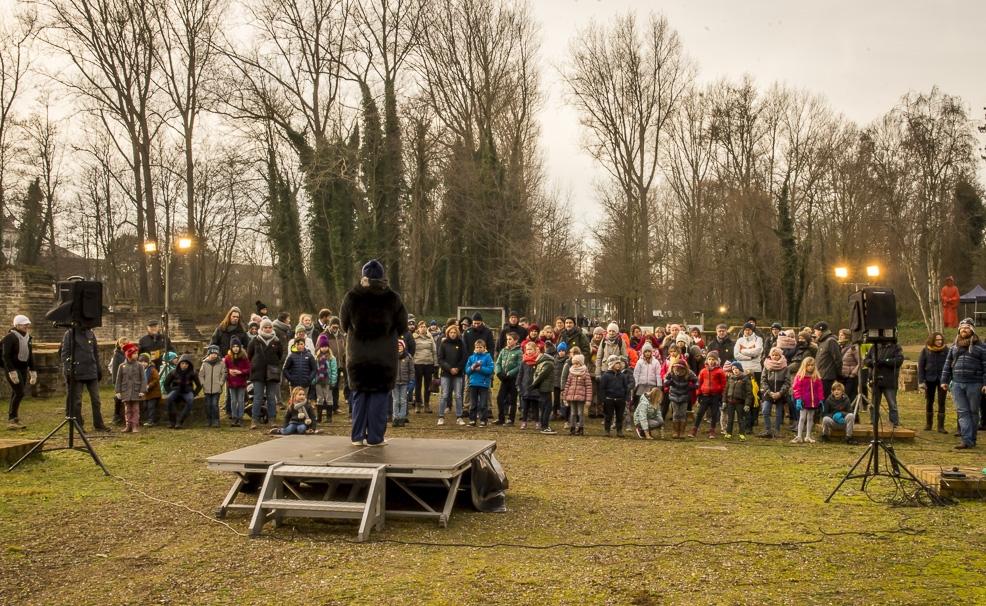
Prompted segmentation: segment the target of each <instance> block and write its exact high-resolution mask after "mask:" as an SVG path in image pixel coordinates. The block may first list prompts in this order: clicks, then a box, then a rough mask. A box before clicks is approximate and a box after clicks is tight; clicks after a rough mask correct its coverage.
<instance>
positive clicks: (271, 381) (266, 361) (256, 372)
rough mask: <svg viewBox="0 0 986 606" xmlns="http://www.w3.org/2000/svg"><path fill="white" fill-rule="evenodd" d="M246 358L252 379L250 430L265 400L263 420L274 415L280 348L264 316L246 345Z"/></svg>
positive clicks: (256, 420)
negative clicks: (264, 416) (265, 413)
mask: <svg viewBox="0 0 986 606" xmlns="http://www.w3.org/2000/svg"><path fill="white" fill-rule="evenodd" d="M247 355H248V356H249V357H250V381H251V382H253V410H252V414H251V416H252V417H253V422H252V423H251V424H250V429H256V428H257V423H259V422H260V419H261V416H260V412H261V411H262V410H263V408H264V402H265V401H266V403H267V422H268V423H270V421H271V419H273V418H274V417H275V416H276V415H277V408H276V407H277V399H276V398H277V391H278V388H279V386H280V382H281V365H282V363H283V361H284V349H283V348H282V347H281V340H280V339H278V338H277V335H276V334H274V324H273V323H272V322H271V321H270V320H269V319H267V318H264V319H263V320H261V322H260V332H258V333H257V336H256V338H254V339H253V341H250V345H249V346H247Z"/></svg>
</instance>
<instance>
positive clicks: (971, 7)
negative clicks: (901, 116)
mask: <svg viewBox="0 0 986 606" xmlns="http://www.w3.org/2000/svg"><path fill="white" fill-rule="evenodd" d="M530 6H531V10H532V11H533V14H534V16H535V18H536V19H537V20H538V21H539V22H540V24H541V32H542V39H543V46H542V57H543V62H544V86H545V92H546V94H547V101H546V103H545V108H544V110H543V111H542V118H541V119H542V128H543V147H544V156H545V163H546V166H547V169H548V176H549V178H550V180H551V182H552V183H553V184H554V185H555V186H556V187H557V188H559V189H560V190H561V191H562V192H563V193H566V194H568V195H569V196H570V197H571V202H572V207H573V210H574V213H575V216H576V219H577V221H578V222H579V223H585V222H587V221H589V220H592V219H593V218H595V217H596V216H598V207H597V205H596V203H595V201H594V196H593V186H592V185H593V183H594V181H595V180H596V179H598V178H601V173H600V171H599V170H598V169H597V168H596V167H595V166H594V163H593V161H592V159H591V158H589V156H588V155H587V154H585V153H584V152H583V151H582V149H581V144H580V136H581V132H580V126H579V123H578V115H577V113H576V112H575V110H574V109H573V108H572V107H570V106H568V105H567V104H566V99H565V88H564V86H563V85H562V83H561V82H560V80H559V77H558V67H560V66H562V65H564V61H565V57H566V55H567V52H568V44H569V40H570V39H571V37H572V36H573V34H574V33H575V32H576V31H578V30H579V29H581V28H583V27H585V25H586V24H588V23H589V22H590V21H591V20H593V19H595V20H596V21H600V22H606V21H607V20H609V19H611V18H612V16H613V15H615V14H619V13H624V12H627V11H636V12H637V13H638V14H639V15H645V14H646V13H647V12H650V11H654V12H659V13H663V14H664V15H665V16H667V18H668V20H669V22H670V24H671V26H672V27H674V28H675V29H676V30H677V31H678V33H679V35H680V36H681V40H682V43H683V46H684V49H685V52H686V53H687V54H688V55H689V56H690V57H691V58H692V59H693V60H694V61H695V63H696V64H697V67H698V70H699V73H698V77H699V79H700V81H702V82H710V81H714V80H717V79H719V78H722V77H726V78H730V79H737V78H739V77H741V76H742V75H743V74H744V73H749V74H751V75H752V76H753V77H754V78H755V79H756V81H757V83H758V84H760V85H762V86H763V87H766V86H767V85H769V84H770V83H772V82H775V81H779V82H785V83H787V84H789V85H792V86H796V87H800V88H804V89H807V90H809V91H811V92H814V93H820V94H822V95H824V96H825V97H826V98H827V99H828V101H829V103H830V105H831V107H832V108H833V109H834V110H835V111H837V112H841V113H842V114H844V115H845V116H846V117H848V118H850V119H852V120H854V121H856V122H858V123H860V124H866V123H869V122H870V121H872V120H874V119H876V118H877V117H879V116H880V115H882V114H883V113H884V112H886V111H887V110H888V109H890V108H891V107H892V106H893V105H894V104H895V103H896V102H897V100H898V99H899V98H900V97H901V96H902V95H903V94H905V93H906V92H908V91H912V90H915V91H927V90H929V89H930V88H931V87H932V86H933V85H936V84H937V85H938V86H939V87H940V88H941V89H942V90H943V91H944V92H947V93H949V94H953V95H958V96H960V97H962V98H963V100H964V101H965V103H966V105H967V107H968V108H969V110H970V111H971V114H970V115H971V117H973V118H975V119H977V120H981V119H982V118H983V111H982V108H983V106H984V105H986V42H984V36H983V28H984V27H986V1H982V0H926V1H920V0H893V1H890V0H863V1H861V0H813V1H811V2H809V1H806V0H786V1H784V0H742V1H739V0H661V1H654V0H651V1H643V0H531V3H530Z"/></svg>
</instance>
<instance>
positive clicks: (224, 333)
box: [209, 324, 250, 357]
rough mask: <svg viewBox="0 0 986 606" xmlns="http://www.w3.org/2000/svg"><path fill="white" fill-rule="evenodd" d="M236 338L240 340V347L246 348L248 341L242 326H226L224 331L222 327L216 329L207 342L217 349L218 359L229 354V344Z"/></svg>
mask: <svg viewBox="0 0 986 606" xmlns="http://www.w3.org/2000/svg"><path fill="white" fill-rule="evenodd" d="M233 337H236V338H237V339H239V340H240V347H243V348H246V346H247V343H248V342H249V341H250V339H248V338H247V332H246V329H244V328H243V325H242V324H233V325H231V326H227V327H226V330H223V327H222V326H217V327H216V332H214V333H212V340H211V341H209V343H210V344H211V345H215V346H216V347H218V348H219V357H223V356H225V355H226V354H227V353H229V343H230V341H232V340H233Z"/></svg>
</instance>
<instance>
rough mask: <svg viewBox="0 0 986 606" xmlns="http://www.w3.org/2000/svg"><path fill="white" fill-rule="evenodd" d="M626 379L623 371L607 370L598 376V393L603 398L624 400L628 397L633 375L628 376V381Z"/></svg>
mask: <svg viewBox="0 0 986 606" xmlns="http://www.w3.org/2000/svg"><path fill="white" fill-rule="evenodd" d="M627 379H628V377H627V375H626V374H625V373H622V372H616V371H615V370H607V371H606V372H604V373H603V374H602V375H600V377H599V393H601V394H602V397H603V398H610V399H614V400H626V399H627V398H629V397H630V389H631V383H632V382H633V376H632V375H630V376H629V382H628V381H627Z"/></svg>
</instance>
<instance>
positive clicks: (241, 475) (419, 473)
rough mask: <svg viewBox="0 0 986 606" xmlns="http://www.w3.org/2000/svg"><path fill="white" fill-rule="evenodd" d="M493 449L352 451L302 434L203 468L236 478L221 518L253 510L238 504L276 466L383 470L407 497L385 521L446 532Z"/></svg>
mask: <svg viewBox="0 0 986 606" xmlns="http://www.w3.org/2000/svg"><path fill="white" fill-rule="evenodd" d="M495 450H496V442H493V441H489V440H433V439H418V438H390V439H388V444H387V445H386V446H353V445H352V443H351V442H350V440H349V438H348V437H343V436H324V435H301V436H285V437H282V438H276V439H272V440H268V441H266V442H261V443H259V444H254V445H252V446H247V447H245V448H240V449H237V450H232V451H230V452H225V453H222V454H218V455H215V456H212V457H209V458H208V459H206V464H207V467H208V468H209V469H211V470H214V471H220V472H226V473H231V474H234V475H235V476H236V478H235V480H234V482H233V486H232V487H231V488H230V490H229V492H228V494H227V495H226V498H225V499H224V500H223V502H222V504H221V505H220V506H219V508H218V509H217V510H216V516H217V517H219V518H223V517H225V516H226V514H227V512H228V511H230V510H250V511H253V510H254V509H255V508H256V500H254V501H253V502H252V503H241V502H236V501H237V499H240V498H242V497H246V496H247V495H250V494H251V493H256V492H257V491H258V489H259V487H260V484H261V482H263V481H264V477H265V476H266V475H267V472H268V470H269V469H270V468H271V467H272V466H274V465H277V464H281V465H286V466H309V467H310V466H318V467H332V468H348V469H352V468H360V467H362V468H368V467H381V466H382V467H383V472H384V474H385V477H386V484H387V486H389V487H391V488H396V489H397V491H396V492H397V493H398V494H399V495H400V496H403V497H405V498H404V499H403V501H404V502H403V503H402V504H400V505H398V504H395V503H394V502H395V501H397V500H396V499H388V503H387V509H386V517H388V518H426V519H433V520H436V521H437V522H438V523H439V525H440V526H442V527H445V526H446V524H447V523H448V519H449V516H450V515H451V514H452V507H453V505H454V504H455V499H456V495H457V494H458V491H459V487H460V484H461V483H462V478H463V475H464V474H465V473H466V471H468V470H469V469H471V467H472V464H473V460H474V459H477V458H479V457H482V456H484V454H487V453H488V454H490V455H492V453H493V452H494V451H495ZM330 488H331V490H332V493H333V494H335V493H336V492H337V490H336V488H337V487H336V486H331V487H330ZM392 492H393V491H392ZM326 494H328V492H327V493H326ZM326 498H328V497H326ZM407 503H410V504H411V507H410V508H408V507H407Z"/></svg>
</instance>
